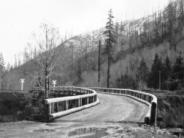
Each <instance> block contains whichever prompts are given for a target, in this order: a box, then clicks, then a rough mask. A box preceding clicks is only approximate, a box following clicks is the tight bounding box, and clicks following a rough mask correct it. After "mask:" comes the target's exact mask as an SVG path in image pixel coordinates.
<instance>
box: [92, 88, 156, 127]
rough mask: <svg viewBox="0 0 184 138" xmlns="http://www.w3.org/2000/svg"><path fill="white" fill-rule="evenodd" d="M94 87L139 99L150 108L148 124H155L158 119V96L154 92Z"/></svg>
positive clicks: (146, 117) (147, 118) (146, 119)
mask: <svg viewBox="0 0 184 138" xmlns="http://www.w3.org/2000/svg"><path fill="white" fill-rule="evenodd" d="M90 89H94V90H96V91H98V92H103V93H108V94H116V95H123V96H128V97H130V98H133V99H135V100H138V101H139V102H142V103H144V104H146V105H148V107H149V109H148V112H147V114H146V116H145V118H144V122H145V123H146V124H150V125H155V126H156V121H157V97H156V96H155V95H153V94H150V93H146V92H142V91H137V90H131V89H117V88H98V87H96V88H90Z"/></svg>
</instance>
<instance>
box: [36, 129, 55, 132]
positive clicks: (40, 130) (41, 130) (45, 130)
mask: <svg viewBox="0 0 184 138" xmlns="http://www.w3.org/2000/svg"><path fill="white" fill-rule="evenodd" d="M34 132H55V130H54V129H36V130H34Z"/></svg>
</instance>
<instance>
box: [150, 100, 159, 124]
mask: <svg viewBox="0 0 184 138" xmlns="http://www.w3.org/2000/svg"><path fill="white" fill-rule="evenodd" d="M156 121H157V104H156V103H155V102H152V103H151V117H150V124H151V125H156Z"/></svg>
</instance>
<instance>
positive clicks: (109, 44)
mask: <svg viewBox="0 0 184 138" xmlns="http://www.w3.org/2000/svg"><path fill="white" fill-rule="evenodd" d="M113 18H114V17H113V15H112V10H109V14H108V21H107V23H106V27H105V28H106V30H105V32H104V34H105V36H106V40H105V43H106V48H105V53H106V54H107V88H109V82H110V66H111V61H112V50H113V49H112V48H113V43H114V42H115V39H114V36H113V34H114V28H113V27H114V25H113V20H112V19H113Z"/></svg>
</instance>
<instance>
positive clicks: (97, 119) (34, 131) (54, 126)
mask: <svg viewBox="0 0 184 138" xmlns="http://www.w3.org/2000/svg"><path fill="white" fill-rule="evenodd" d="M98 96H99V100H100V104H98V105H96V106H94V107H91V108H88V109H85V110H82V111H79V112H76V113H73V114H70V115H67V116H64V117H62V118H59V119H57V120H55V121H54V122H52V123H38V122H30V121H21V122H15V123H1V124H0V137H2V138H9V137H10V138H32V137H34V138H37V137H39V138H40V137H44V138H47V137H48V138H62V137H63V138H66V137H82V138H93V137H97V138H98V137H103V136H108V137H113V136H112V135H111V134H114V133H115V132H116V131H117V132H119V131H120V130H121V129H122V126H123V124H125V123H122V122H125V121H128V122H129V121H131V122H132V121H133V122H141V121H143V119H144V116H145V114H146V112H147V110H148V107H147V106H146V105H144V104H142V103H139V102H138V101H135V100H133V99H131V98H128V97H124V96H115V95H105V94H98ZM121 121H122V122H121ZM113 132H114V133H113Z"/></svg>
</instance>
